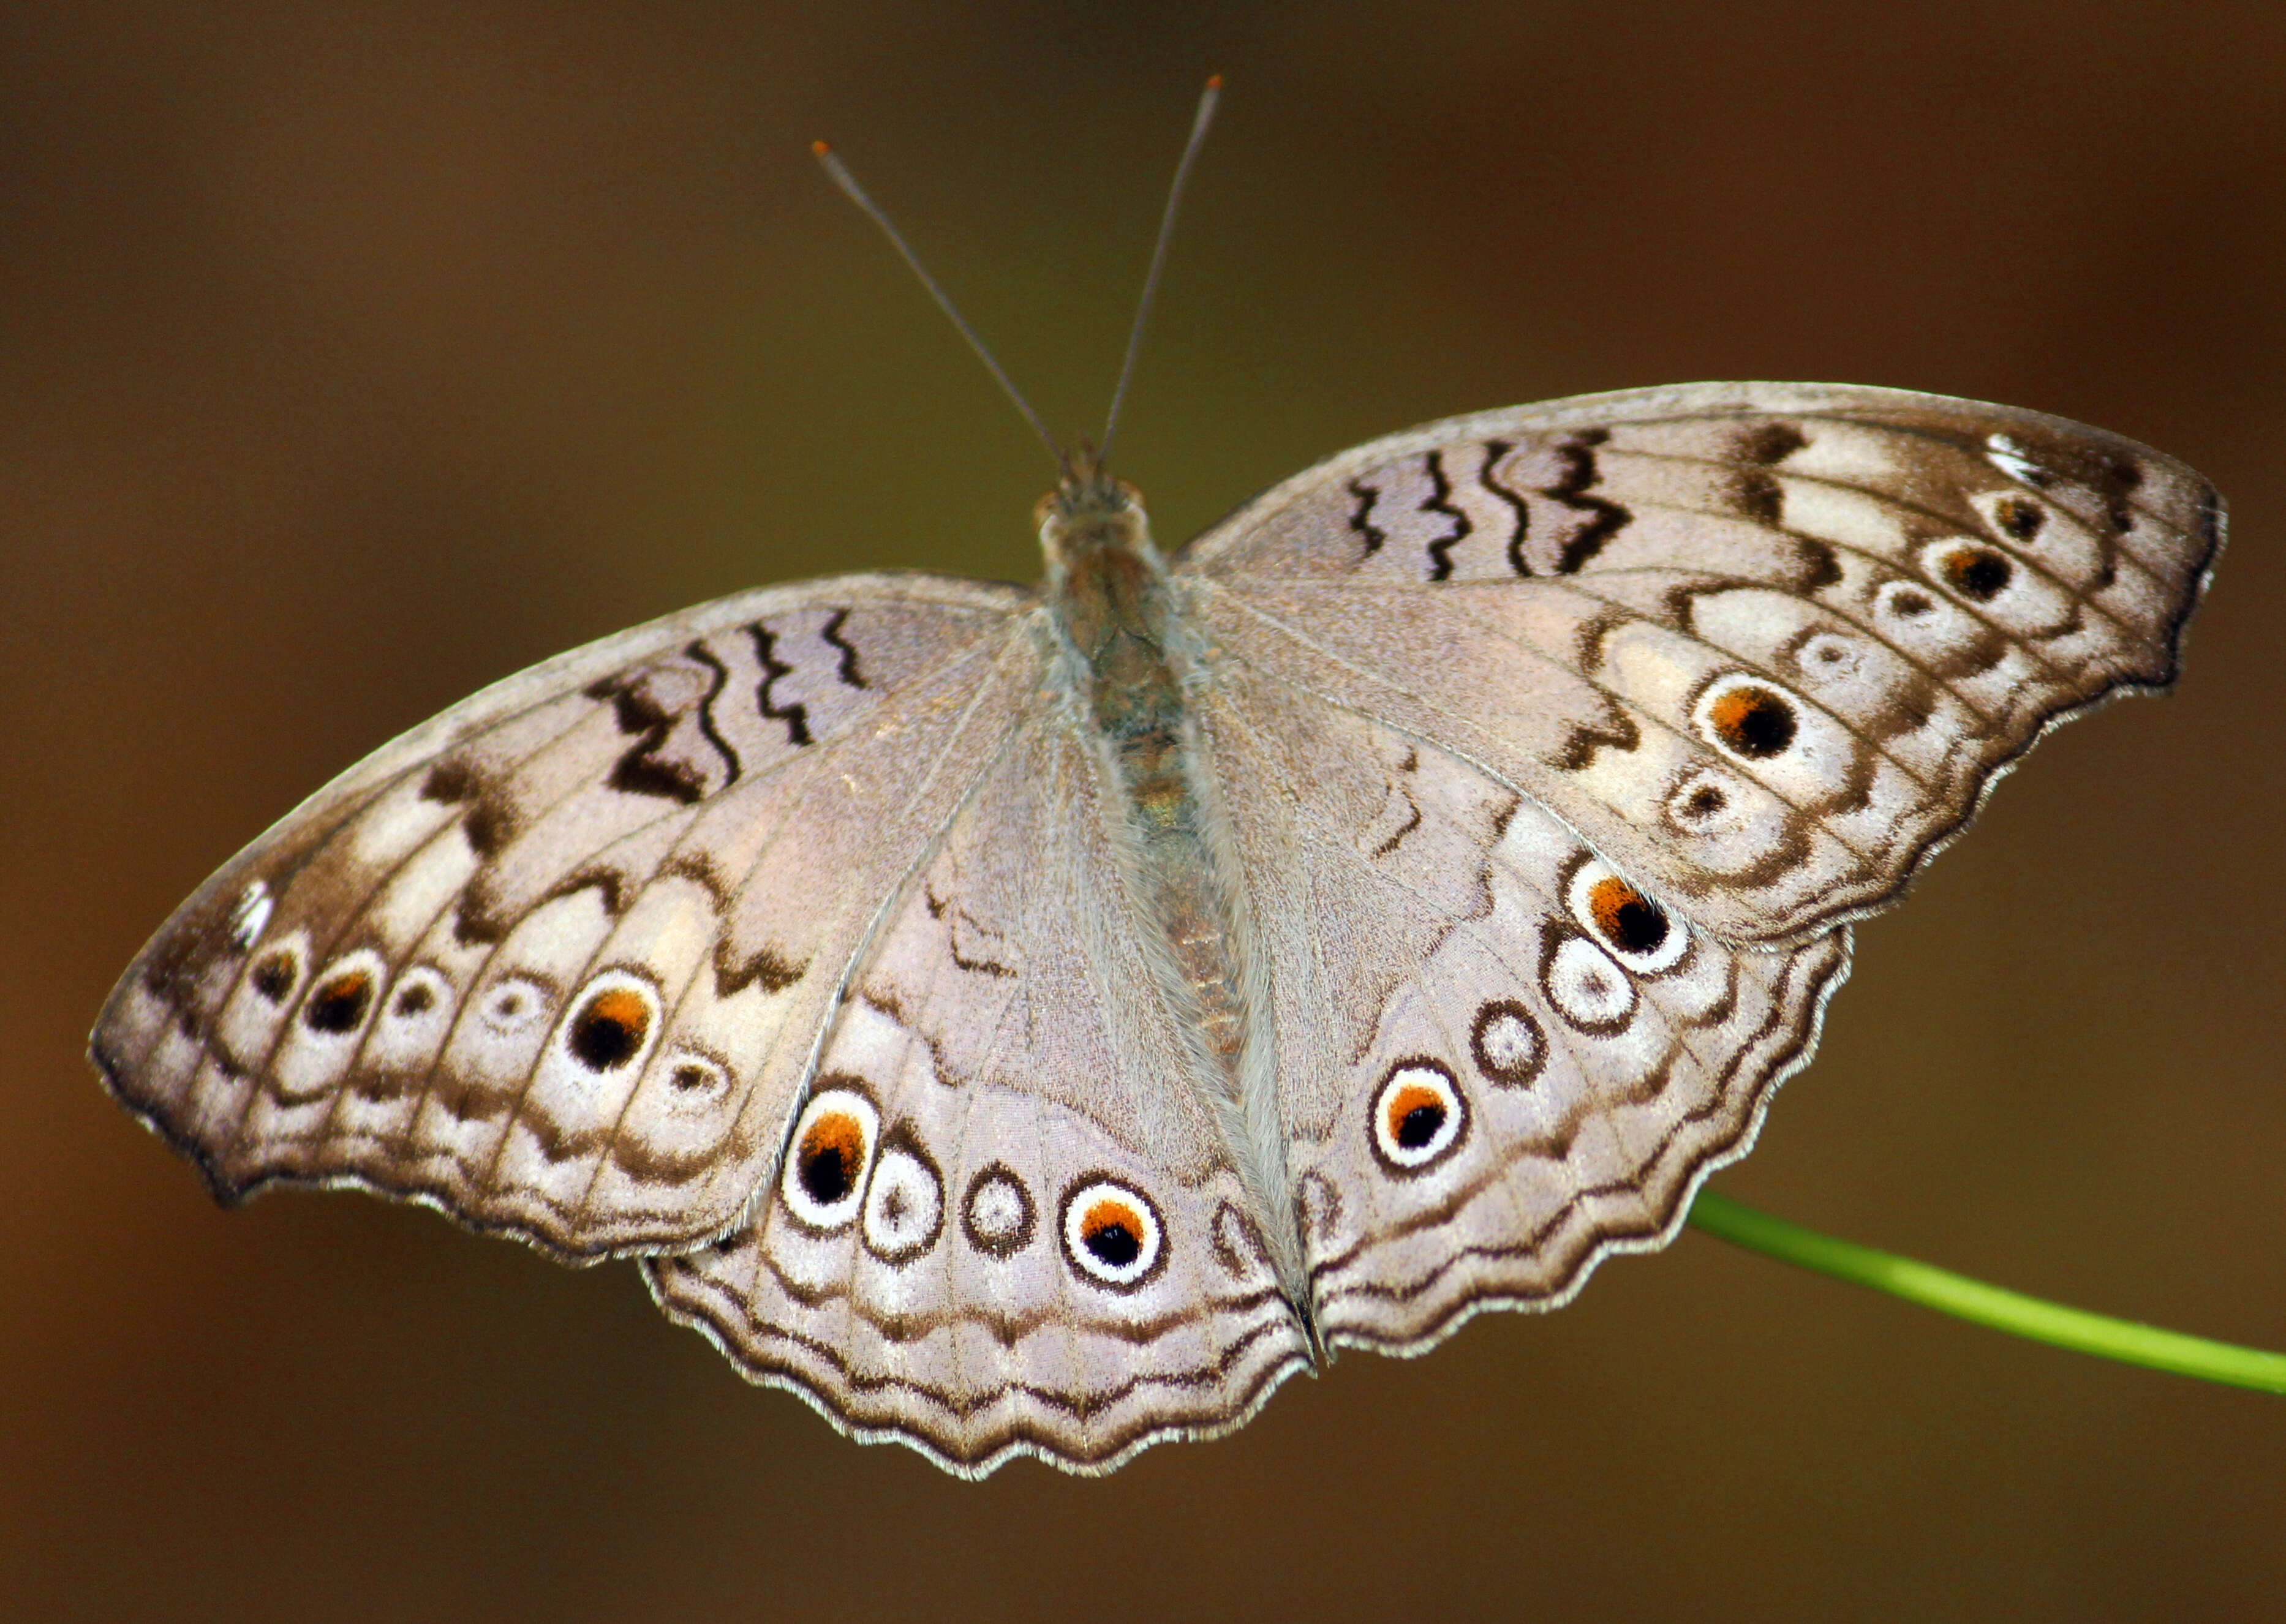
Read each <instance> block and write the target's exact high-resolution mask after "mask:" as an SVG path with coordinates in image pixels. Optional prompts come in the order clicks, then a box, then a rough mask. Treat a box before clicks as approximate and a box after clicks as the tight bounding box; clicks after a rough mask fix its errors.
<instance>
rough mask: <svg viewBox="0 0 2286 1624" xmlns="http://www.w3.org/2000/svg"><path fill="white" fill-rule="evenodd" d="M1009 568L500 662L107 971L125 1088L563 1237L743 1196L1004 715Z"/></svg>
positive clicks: (881, 579) (680, 1240) (211, 1143)
mask: <svg viewBox="0 0 2286 1624" xmlns="http://www.w3.org/2000/svg"><path fill="white" fill-rule="evenodd" d="M1028 601H1029V600H1028V599H1027V596H1026V594H1024V593H1022V592H1020V591H1018V590H1017V589H1015V588H1013V587H997V586H990V585H986V584H976V583H970V582H963V581H954V580H945V579H938V578H934V577H903V576H889V575H879V576H855V577H843V578H840V579H835V580H827V581H818V582H810V583H804V584H799V585H794V586H790V587H779V588H770V589H765V590H762V591H759V592H749V593H745V594H743V595H740V596H737V597H733V598H728V599H724V600H720V601H718V602H715V603H712V604H708V605H706V606H703V607H701V608H696V609H693V610H690V611H688V612H686V613H683V614H681V615H676V616H669V617H667V618H666V619H664V620H660V621H657V622H654V623H652V624H649V625H646V626H642V627H638V628H636V629H635V630H632V631H628V632H621V633H619V635H617V636H614V637H611V638H607V639H603V641H601V642H598V643H595V644H593V645H590V646H589V647H586V648H582V649H579V650H576V651H574V652H572V653H571V654H568V655H563V656H561V657H560V658H558V659H556V660H552V661H550V662H548V663H545V664H543V665H540V666H538V667H536V668H534V669H533V670H532V671H526V672H524V673H523V674H521V675H519V676H516V677H512V678H509V679H507V680H506V681H504V682H502V683H500V684H499V685H497V686H494V687H493V688H491V689H488V690H486V691H485V692H484V693H482V694H477V695H476V696H475V697H474V698H472V699H469V700H468V701H467V702H463V703H462V704H460V705H458V706H455V707H454V708H453V709H452V710H447V711H445V713H444V714H443V715H441V716H439V717H437V718H435V719H434V720H433V721H431V722H430V723H428V724H426V725H424V726H422V727H419V728H417V729H415V730H414V731H413V732H412V733H410V734H406V736H404V737H403V738H401V739H399V740H398V741H396V742H394V743H392V744H390V745H388V746H386V747H384V748H383V749H381V750H379V751H377V752H376V753H375V754H374V756H372V757H369V758H368V759H367V760H366V761H365V762H364V763H362V764H360V765H359V766H357V767H355V768H353V769H351V771H350V772H349V773H346V774H344V775H343V777H342V778H340V779H338V780H337V781H335V782H334V783H333V784H331V785H329V786H328V787H327V788H325V789H323V790H321V791H319V793H318V794H317V795H316V796H312V797H311V799H310V800H309V801H308V802H306V803H305V804H303V805H302V806H301V807H299V808H297V809H296V811H295V812H292V813H291V814H289V815H288V817H287V818H286V819H285V820H283V821H281V822H280V823H279V824H278V825H277V827H275V828H272V830H270V831H269V833H267V834H265V835H264V836H262V838H260V839H259V840H257V841H256V842H255V843H253V844H252V845H251V846H249V847H248V848H247V850H246V851H243V852H241V853H240V855H239V856H238V857H237V858H236V859H233V861H232V862H231V863H230V864H229V865H228V866H226V867H225V868H224V869H223V870H222V871H221V872H220V873H219V874H217V875H215V877H214V878H213V879H211V880H210V881H209V882H208V883H207V884H206V885H205V886H203V887H202V888H201V890H199V891H198V893H197V894H196V895H194V896H193V898H191V899H190V900H189V901H188V902H187V903H185V905H184V906H183V907H182V908H181V909H180V910H178V911H177V914H176V915H175V916H174V918H173V919H171V920H170V921H169V922H168V924H167V925H166V927H165V928H164V929H163V930H161V931H160V933H159V934H158V936H157V937H156V938H154V940H153V941H152V943H151V944H150V945H149V946H147V947H146V949H145V950H144V952H143V953H142V954H141V956H140V957H139V958H138V959H137V961H135V963H134V964H133V965H132V966H131V967H130V969H129V970H128V971H127V973H126V975H125V976H124V977H122V979H121V981H120V983H119V985H118V987H117V988H116V989H115V990H114V992H113V993H112V996H111V999H110V1000H109V1002H108V1003H107V1004H106V1007H105V1009H104V1012H103V1015H102V1017H101V1019H100V1021H99V1024H98V1025H97V1027H96V1030H95V1033H94V1037H93V1040H92V1045H91V1047H92V1052H93V1055H94V1058H95V1061H96V1063H97V1064H98V1065H99V1068H100V1069H101V1071H102V1072H103V1075H104V1077H105V1079H106V1083H107V1084H108V1086H109V1087H110V1088H111V1090H112V1092H113V1093H114V1094H115V1095H116V1096H117V1097H118V1098H119V1100H120V1101H121V1102H122V1103H123V1104H125V1105H126V1106H127V1107H128V1108H129V1109H130V1110H132V1111H133V1112H135V1113H136V1114H137V1115H138V1116H139V1117H141V1118H143V1120H144V1121H145V1122H146V1123H147V1124H148V1125H150V1126H152V1127H153V1128H154V1129H155V1130H156V1131H157V1132H159V1133H160V1134H162V1135H163V1136H164V1137H165V1138H167V1139H168V1140H169V1142H172V1143H173V1144H174V1145H176V1146H177V1148H178V1149H181V1150H183V1151H184V1152H185V1154H186V1155H188V1156H189V1157H191V1158H192V1159H193V1161H194V1162H195V1163H196V1164H197V1165H199V1167H200V1168H201V1170H202V1171H203V1172H204V1173H205V1175H206V1177H207V1179H208V1181H209V1183H210V1185H211V1186H212V1187H213V1188H214V1189H215V1190H216V1192H217V1194H218V1195H220V1196H224V1197H225V1198H232V1199H234V1198H238V1197H240V1196H245V1195H247V1194H248V1193H249V1192H251V1191H253V1190H255V1189H259V1188H260V1187H262V1186H264V1185H265V1184H269V1183H272V1182H278V1181H288V1182H298V1183H325V1184H352V1185H359V1186H363V1187H365V1188H367V1189H374V1190H376V1191H378V1192H380V1193H382V1194H387V1195H392V1196H403V1197H409V1198H413V1199H416V1200H421V1201H424V1202H427V1203H429V1204H432V1205H435V1206H437V1207H439V1208H442V1209H443V1210H445V1212H449V1213H451V1214H452V1215H453V1216H454V1217H456V1218H458V1219H460V1220H463V1221H465V1222H467V1223H469V1225H471V1226H474V1227H476V1228H485V1229H494V1230H502V1231H507V1232H509V1233H513V1234H516V1235H518V1236H522V1237H524V1238H525V1239H527V1240H530V1241H532V1242H533V1243H537V1244H539V1245H540V1246H541V1247H543V1248H545V1249H546V1250H548V1251H551V1252H554V1253H556V1254H557V1255H559V1256H563V1257H566V1258H584V1257H593V1256H597V1255H601V1254H604V1253H609V1252H616V1251H631V1250H640V1249H644V1248H650V1247H655V1246H660V1245H672V1244H687V1243H693V1242H696V1241H698V1240H699V1239H702V1238H704V1237H706V1236H712V1235H714V1234H717V1233H720V1232H721V1230H722V1229H724V1228H727V1227H729V1225H731V1224H732V1223H733V1222H735V1221H736V1220H737V1217H738V1215H739V1213H740V1212H741V1210H742V1207H743V1205H744V1204H745V1200H746V1198H747V1196H749V1194H750V1193H751V1192H752V1190H753V1188H754V1187H755V1186H756V1185H757V1184H758V1183H759V1182H761V1181H762V1180H763V1179H764V1178H765V1177H767V1175H768V1173H769V1168H770V1166H771V1165H773V1163H774V1159H775V1157H776V1154H777V1149H778V1145H779V1142H780V1138H781V1135H782V1134H783V1131H784V1123H785V1118H786V1117H787V1114H788V1113H789V1111H790V1110H792V1105H793V1103H794V1099H795V1093H796V1090H797V1088H798V1087H799V1085H800V1081H801V1079H803V1078H804V1077H805V1076H806V1075H807V1074H808V1066H809V1063H810V1060H811V1057H812V1055H813V1053H814V1048H815V1044H816V1040H817V1037H818V1034H819V1032H820V1030H821V1029H822V1027H823V1026H824V1023H825V1021H826V1019H827V1016H828V1015H829V1013H830V1011H831V1010H832V1007H833V1004H834V1001H835V1000H836V998H837V996H838V994H839V992H840V985H841V980H842V977H843V975H844V973H845V971H846V967H847V963H848V961H849V960H850V959H851V958H852V957H853V956H854V955H855V953H856V952H857V951H858V950H859V948H860V947H861V945H863V942H864V941H865V939H866V938H867V936H868V934H869V933H870V931H871V930H872V929H873V926H874V914H875V911H876V910H877V908H878V907H879V899H880V898H882V897H883V896H885V895H887V894H889V893H890V892H892V891H893V890H895V888H896V887H897V885H898V884H899V883H900V882H901V881H902V880H903V876H904V875H905V874H906V872H907V871H908V870H910V867H912V865H913V864H914V863H915V862H916V861H918V859H919V856H920V855H921V853H922V852H923V851H926V847H927V843H928V842H929V841H930V840H931V839H932V838H933V837H934V834H935V832H936V831H938V830H941V829H942V827H943V825H944V823H945V822H946V821H947V820H949V819H950V816H951V813H952V811H953V809H954V808H955V807H956V806H957V805H958V804H959V801H960V799H961V797H962V796H964V795H965V794H966V790H967V788H968V786H969V785H970V784H971V783H973V781H974V778H975V775H976V773H977V771H978V763H979V761H980V760H981V757H982V756H983V755H985V754H989V750H990V749H993V748H995V747H996V746H997V742H998V741H999V739H1000V738H1002V737H1004V736H1005V734H1007V733H1008V731H1009V730H1010V729H1011V728H1012V727H1013V725H1014V724H1013V718H1014V716H1015V714H1016V711H1017V710H1018V707H1019V703H1020V700H1021V696H1022V695H1024V694H1029V693H1030V692H1031V691H1032V690H1033V689H1034V688H1035V687H1036V686H1037V681H1036V675H1037V664H1038V657H1039V656H1038V652H1037V640H1036V639H1034V638H1033V637H1032V636H1030V635H1029V633H1028V632H1025V631H1024V630H1023V629H1022V628H1023V625H1024V621H1023V618H1022V616H1020V615H1019V614H1018V613H1017V611H1019V610H1020V609H1021V608H1022V607H1023V606H1024V605H1025V604H1026V603H1027V602H1028Z"/></svg>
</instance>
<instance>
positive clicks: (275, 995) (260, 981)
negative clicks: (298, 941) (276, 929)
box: [253, 947, 302, 1004]
mask: <svg viewBox="0 0 2286 1624" xmlns="http://www.w3.org/2000/svg"><path fill="white" fill-rule="evenodd" d="M301 978H302V964H301V961H300V960H298V959H296V957H295V956H294V954H293V952H292V950H291V949H289V948H284V947H280V949H278V950H277V952H275V953H264V954H263V955H262V958H261V959H260V961H258V962H256V965H255V967H254V977H253V980H254V990H255V991H256V992H259V993H261V994H262V996H263V997H264V998H266V999H268V1000H270V1001H271V1002H272V1003H273V1004H282V1003H284V1002H285V1001H286V1000H287V999H288V997H289V996H291V995H292V993H293V991H294V984H295V983H296V982H297V981H299V980H300V979H301Z"/></svg>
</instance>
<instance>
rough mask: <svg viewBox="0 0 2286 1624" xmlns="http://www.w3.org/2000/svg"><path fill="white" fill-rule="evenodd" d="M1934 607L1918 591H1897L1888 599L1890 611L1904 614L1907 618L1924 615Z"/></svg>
mask: <svg viewBox="0 0 2286 1624" xmlns="http://www.w3.org/2000/svg"><path fill="white" fill-rule="evenodd" d="M1934 607H1935V606H1934V605H1932V604H1931V603H1930V602H1929V600H1927V598H1925V597H1923V596H1922V595H1921V594H1920V593H1919V592H1899V593H1898V594H1897V595H1896V597H1894V598H1892V599H1890V600H1889V608H1890V611H1891V612H1892V613H1893V614H1897V615H1902V616H1904V617H1905V618H1906V619H1907V620H1913V619H1916V618H1918V617H1919V616H1923V615H1926V614H1927V613H1928V612H1929V610H1930V609H1931V608H1934Z"/></svg>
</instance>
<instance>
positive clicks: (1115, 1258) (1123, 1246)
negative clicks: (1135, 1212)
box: [1087, 1219, 1143, 1268]
mask: <svg viewBox="0 0 2286 1624" xmlns="http://www.w3.org/2000/svg"><path fill="white" fill-rule="evenodd" d="M1087 1249H1088V1251H1091V1252H1092V1253H1093V1254H1094V1256H1095V1260H1096V1261H1097V1262H1098V1263H1100V1264H1102V1265H1103V1266H1104V1267H1107V1268H1125V1267H1127V1266H1128V1265H1129V1264H1131V1263H1132V1262H1134V1261H1135V1259H1138V1258H1139V1257H1141V1256H1142V1255H1143V1237H1142V1236H1139V1235H1138V1234H1136V1233H1135V1231H1134V1229H1133V1228H1131V1226H1130V1225H1128V1224H1127V1223H1126V1221H1125V1220H1121V1219H1114V1220H1110V1221H1109V1222H1108V1223H1100V1224H1098V1225H1096V1226H1095V1227H1094V1228H1092V1229H1090V1230H1089V1231H1088V1232H1087Z"/></svg>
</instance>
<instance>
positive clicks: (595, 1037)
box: [571, 1008, 642, 1071]
mask: <svg viewBox="0 0 2286 1624" xmlns="http://www.w3.org/2000/svg"><path fill="white" fill-rule="evenodd" d="M641 1047H642V1032H639V1031H637V1030H636V1029H635V1027H634V1026H631V1025H629V1024H627V1022H625V1021H623V1020H621V1019H619V1016H615V1015H613V1014H611V1012H610V1011H609V1010H604V1009H595V1008H589V1009H587V1010H585V1011H583V1012H582V1013H581V1015H580V1016H579V1019H578V1020H577V1021H574V1022H573V1023H572V1024H571V1053H572V1055H573V1056H574V1057H575V1058H577V1059H578V1061H579V1063H580V1064H581V1065H583V1066H585V1067H587V1069H588V1070H589V1071H615V1070H617V1069H618V1068H619V1067H620V1066H623V1065H625V1064H627V1062H629V1061H630V1060H633V1059H634V1058H635V1050H637V1049H638V1048H641Z"/></svg>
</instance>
